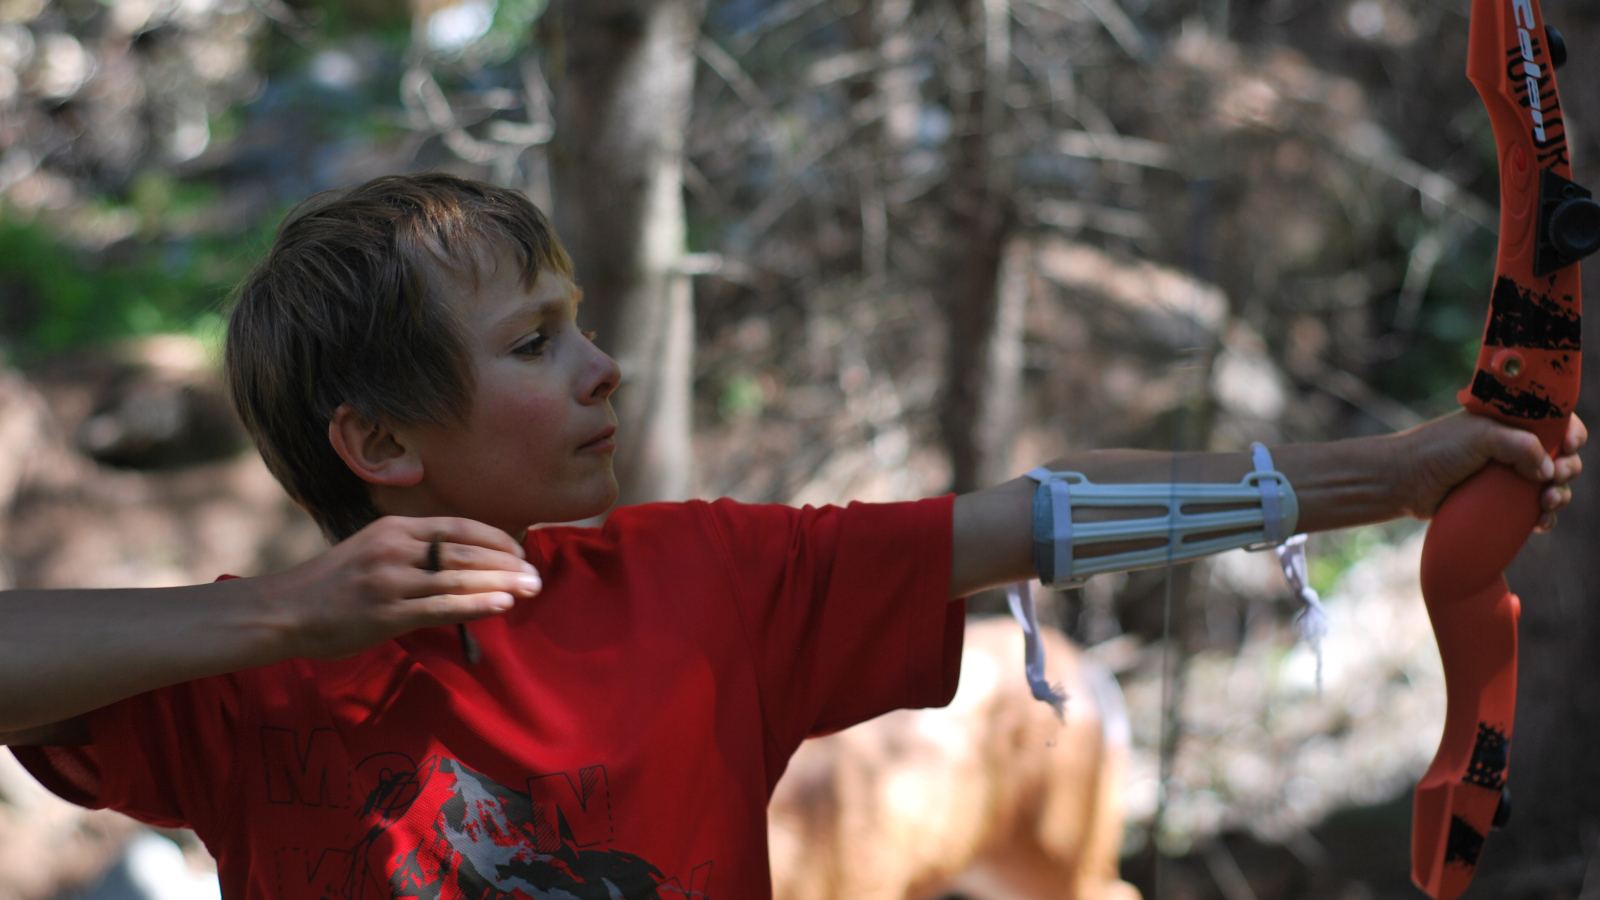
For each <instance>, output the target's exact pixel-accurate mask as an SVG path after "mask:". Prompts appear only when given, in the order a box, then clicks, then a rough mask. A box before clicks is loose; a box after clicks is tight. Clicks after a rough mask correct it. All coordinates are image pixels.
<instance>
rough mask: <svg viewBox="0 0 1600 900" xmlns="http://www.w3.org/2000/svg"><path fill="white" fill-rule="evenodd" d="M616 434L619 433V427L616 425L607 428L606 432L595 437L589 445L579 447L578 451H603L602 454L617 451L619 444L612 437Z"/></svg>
mask: <svg viewBox="0 0 1600 900" xmlns="http://www.w3.org/2000/svg"><path fill="white" fill-rule="evenodd" d="M616 433H617V426H615V425H610V426H607V427H606V429H605V430H604V431H602V432H600V433H599V434H597V435H595V436H594V438H593V439H592V440H590V441H589V442H588V443H586V444H582V445H580V446H579V447H578V449H579V450H580V451H602V452H603V451H606V450H615V449H617V442H616V440H615V439H613V438H612V435H614V434H616Z"/></svg>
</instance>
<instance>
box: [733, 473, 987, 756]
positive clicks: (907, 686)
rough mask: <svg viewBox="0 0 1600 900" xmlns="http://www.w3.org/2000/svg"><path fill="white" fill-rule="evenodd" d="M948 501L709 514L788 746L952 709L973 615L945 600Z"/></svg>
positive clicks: (773, 715) (771, 711)
mask: <svg viewBox="0 0 1600 900" xmlns="http://www.w3.org/2000/svg"><path fill="white" fill-rule="evenodd" d="M953 502H954V500H953V498H952V497H948V496H947V497H939V498H934V499H931V500H922V501H917V502H912V503H886V504H872V503H853V504H851V505H850V506H848V507H844V508H840V507H831V506H830V507H821V508H813V507H804V508H801V509H795V508H793V507H787V506H750V505H743V504H739V503H735V502H733V501H725V500H724V501H717V502H715V503H712V504H708V505H707V506H706V507H705V508H706V509H707V511H708V513H709V515H710V516H711V519H712V523H713V528H714V530H715V533H716V536H717V539H718V540H719V541H720V542H721V543H722V545H723V549H724V550H725V552H726V554H727V557H728V559H727V565H728V567H729V570H730V571H731V572H732V573H733V580H734V582H735V585H736V589H735V594H736V595H737V597H738V603H739V604H740V607H741V609H740V612H741V618H742V619H743V621H744V622H745V627H746V628H747V630H748V631H749V632H750V642H751V645H752V646H753V647H754V648H755V651H754V652H755V654H756V656H757V661H756V668H757V672H758V678H759V680H760V682H761V684H760V687H761V694H762V704H763V716H764V717H765V718H766V719H767V726H768V727H769V728H770V729H771V730H772V732H773V735H774V736H775V737H776V738H777V739H778V740H779V741H780V742H781V743H783V744H784V745H785V746H786V747H787V749H789V750H792V749H793V747H794V746H797V745H798V744H799V743H800V741H801V740H803V739H804V738H806V737H808V736H810V735H815V734H822V733H826V732H830V731H837V730H838V729H841V728H846V727H848V726H850V725H854V724H856V723H858V722H862V721H865V720H867V719H870V718H873V717H874V716H878V715H881V714H883V713H885V712H888V711H890V710H894V709H901V708H906V707H925V706H943V705H944V704H946V703H949V702H950V699H951V697H953V696H954V694H955V689H956V679H957V676H958V674H959V671H960V662H961V641H962V635H963V629H964V623H965V618H966V604H965V603H964V602H960V601H957V602H950V601H949V600H948V595H949V585H950V552H951V551H950V541H951V513H952V509H953Z"/></svg>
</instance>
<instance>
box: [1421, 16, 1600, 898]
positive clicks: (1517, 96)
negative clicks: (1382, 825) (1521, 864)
mask: <svg viewBox="0 0 1600 900" xmlns="http://www.w3.org/2000/svg"><path fill="white" fill-rule="evenodd" d="M1564 57H1565V47H1564V46H1560V38H1559V36H1558V35H1556V34H1555V32H1554V31H1550V32H1548V33H1547V31H1546V29H1545V26H1544V20H1543V17H1542V14H1541V13H1540V11H1539V5H1538V0H1473V4H1472V20H1471V33H1470V37H1469V39H1468V56H1467V77H1468V78H1469V79H1471V81H1472V83H1473V84H1474V86H1476V87H1477V89H1478V93H1479V94H1480V95H1481V96H1482V98H1483V101H1484V105H1485V106H1486V107H1487V108H1488V111H1489V119H1490V122H1491V124H1492V125H1493V126H1494V134H1495V144H1496V148H1497V152H1498V158H1499V163H1500V246H1499V251H1498V256H1497V259H1496V265H1495V286H1494V291H1493V296H1492V298H1491V300H1490V308H1489V317H1488V322H1487V324H1486V326H1485V329H1484V336H1483V343H1482V346H1481V348H1480V350H1479V353H1478V366H1477V371H1476V372H1475V373H1474V375H1473V380H1472V384H1471V385H1470V386H1469V387H1468V388H1466V389H1464V390H1463V391H1462V392H1461V394H1460V396H1459V399H1460V401H1461V403H1462V405H1463V406H1465V407H1466V408H1467V409H1468V410H1469V411H1471V412H1473V413H1476V414H1479V415H1484V416H1488V417H1491V418H1494V419H1497V420H1499V421H1501V422H1504V423H1506V424H1509V425H1513V426H1516V427H1519V428H1523V429H1526V430H1528V431H1531V432H1533V433H1534V434H1536V435H1538V436H1539V438H1540V440H1541V441H1542V442H1543V444H1544V446H1545V449H1546V450H1547V451H1549V452H1551V453H1552V454H1553V453H1555V452H1556V451H1557V449H1558V448H1559V446H1560V443H1561V440H1562V438H1563V436H1564V435H1565V434H1566V430H1567V421H1568V419H1569V418H1570V417H1571V415H1572V410H1573V407H1574V406H1575V405H1576V404H1577V399H1578V379H1579V367H1580V363H1581V360H1582V357H1581V354H1580V352H1579V344H1578V333H1579V319H1580V315H1581V311H1582V310H1581V307H1582V301H1581V294H1580V292H1579V272H1578V266H1576V265H1574V263H1576V262H1577V260H1579V259H1581V258H1582V257H1584V256H1587V255H1588V254H1590V253H1593V252H1594V251H1595V249H1597V248H1600V206H1597V205H1596V204H1595V203H1594V202H1593V201H1591V200H1589V199H1588V197H1589V192H1588V191H1586V190H1584V189H1583V188H1581V187H1578V186H1577V185H1575V184H1573V183H1572V181H1571V176H1572V170H1571V166H1570V163H1569V161H1568V156H1567V144H1566V130H1565V126H1564V124H1563V121H1562V118H1563V117H1562V112H1561V104H1560V98H1559V95H1558V94H1557V92H1556V81H1555V71H1554V70H1555V66H1558V65H1560V64H1561V63H1562V62H1563V61H1564ZM1540 491H1541V487H1540V486H1539V485H1537V484H1534V483H1532V482H1529V481H1527V480H1525V479H1523V478H1521V477H1520V476H1518V475H1517V474H1516V473H1515V472H1513V471H1512V470H1511V469H1509V468H1507V467H1505V466H1502V465H1498V464H1491V465H1489V466H1487V467H1485V468H1484V469H1483V470H1482V471H1481V472H1479V473H1478V474H1477V475H1474V476H1473V477H1472V478H1471V479H1468V480H1467V481H1466V482H1465V483H1463V484H1461V485H1460V486H1459V487H1457V488H1456V489H1455V490H1454V491H1452V492H1451V493H1450V495H1449V497H1447V498H1446V499H1445V502H1444V503H1443V504H1442V505H1441V506H1440V507H1439V510H1438V512H1437V513H1436V514H1435V516H1434V519H1433V524H1432V525H1431V526H1430V527H1429V530H1428V537H1427V540H1426V542H1425V544H1424V545H1423V551H1422V594H1423V599H1424V600H1425V602H1426V603H1427V607H1428V616H1429V618H1430V620H1431V621H1432V623H1433V630H1434V635H1435V637H1436V638H1437V640H1438V643H1439V655H1440V658H1441V659H1442V661H1443V663H1444V673H1445V688H1446V691H1447V694H1448V700H1447V705H1446V713H1445V726H1444V735H1443V737H1442V738H1441V740H1440V744H1439V750H1438V753H1437V755H1435V756H1434V759H1433V763H1432V764H1431V765H1430V766H1429V767H1428V771H1427V772H1426V774H1424V775H1423V777H1422V780H1421V782H1420V783H1419V784H1418V785H1417V790H1416V801H1415V809H1414V812H1413V815H1412V833H1411V865H1412V868H1411V877H1412V880H1413V881H1415V882H1416V884H1417V886H1418V887H1420V888H1422V889H1423V890H1424V891H1426V892H1427V893H1428V894H1429V895H1430V896H1432V897H1434V898H1436V900H1454V898H1456V897H1458V896H1460V895H1461V893H1462V892H1463V891H1465V890H1466V888H1467V885H1468V884H1470V883H1471V881H1472V876H1473V874H1474V873H1475V872H1476V870H1477V865H1478V858H1479V854H1480V853H1481V852H1482V849H1483V845H1484V842H1485V840H1486V839H1487V836H1488V833H1489V831H1490V830H1491V829H1492V828H1494V827H1497V826H1499V825H1501V824H1503V823H1504V821H1505V817H1506V816H1507V815H1509V813H1510V806H1509V801H1508V796H1509V795H1508V794H1507V793H1506V792H1505V782H1506V771H1507V766H1508V763H1509V754H1510V747H1511V743H1510V742H1511V733H1512V726H1513V724H1514V721H1515V717H1516V697H1517V616H1518V613H1519V611H1520V601H1519V600H1518V598H1517V596H1516V595H1515V594H1513V593H1511V591H1510V589H1509V588H1508V586H1507V585H1506V580H1505V574H1504V573H1505V569H1506V566H1508V565H1510V563H1511V561H1512V559H1514V558H1515V557H1516V555H1517V553H1518V552H1519V551H1520V550H1521V549H1522V545H1523V544H1524V543H1525V542H1526V541H1527V539H1528V535H1529V534H1530V533H1532V531H1533V527H1534V525H1535V523H1536V522H1537V521H1538V517H1539V493H1540Z"/></svg>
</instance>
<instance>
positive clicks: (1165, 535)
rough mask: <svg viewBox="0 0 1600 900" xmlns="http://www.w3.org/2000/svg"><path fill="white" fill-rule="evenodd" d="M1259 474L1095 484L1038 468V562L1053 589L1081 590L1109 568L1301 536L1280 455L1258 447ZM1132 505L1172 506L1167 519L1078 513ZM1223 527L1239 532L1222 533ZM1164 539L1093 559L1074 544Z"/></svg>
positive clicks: (1033, 474)
mask: <svg viewBox="0 0 1600 900" xmlns="http://www.w3.org/2000/svg"><path fill="white" fill-rule="evenodd" d="M1251 449H1252V451H1253V454H1254V461H1255V467H1256V471H1254V472H1251V473H1250V474H1249V475H1246V476H1245V477H1244V480H1243V481H1241V482H1239V483H1238V484H1095V483H1094V482H1092V481H1090V480H1089V479H1088V478H1086V477H1084V476H1083V475H1082V474H1081V473H1078V472H1051V471H1049V470H1047V469H1044V468H1038V469H1034V470H1033V471H1032V472H1029V473H1028V477H1029V478H1032V479H1033V480H1035V481H1037V482H1039V486H1038V488H1036V489H1035V490H1034V493H1033V565H1034V570H1035V571H1036V572H1038V574H1039V580H1040V581H1042V582H1044V583H1045V584H1046V585H1049V586H1050V587H1053V588H1068V587H1075V586H1077V585H1079V584H1081V583H1082V582H1083V581H1084V580H1085V579H1087V578H1088V577H1089V576H1091V575H1097V574H1099V573H1101V572H1128V571H1132V570H1134V569H1148V568H1154V567H1156V566H1163V565H1168V564H1170V563H1176V562H1186V561H1188V560H1192V559H1198V558H1200V557H1202V556H1210V555H1212V554H1214V553H1221V552H1223V551H1225V550H1232V549H1234V548H1236V547H1248V548H1250V549H1255V550H1262V549H1266V548H1267V547H1272V546H1275V545H1277V544H1280V543H1282V542H1283V540H1284V539H1285V538H1287V537H1288V536H1289V535H1291V534H1294V528H1295V525H1296V524H1297V523H1298V521H1299V518H1300V506H1299V503H1298V502H1297V501H1296V499H1295V495H1294V488H1293V487H1291V486H1290V484H1289V479H1288V478H1286V477H1284V475H1283V473H1281V472H1277V471H1274V470H1273V469H1272V457H1271V456H1270V455H1269V454H1268V453H1267V450H1266V448H1265V447H1262V446H1261V445H1260V444H1254V445H1252V448H1251ZM1239 503H1249V504H1252V506H1250V507H1246V508H1243V509H1230V510H1223V511H1220V512H1203V513H1191V512H1187V511H1186V510H1187V509H1188V508H1191V507H1194V506H1207V505H1213V504H1239ZM1091 507H1094V508H1102V509H1116V508H1122V509H1128V508H1134V507H1165V508H1166V513H1165V514H1164V515H1160V516H1153V517H1149V518H1139V519H1116V520H1113V521H1107V522H1074V521H1072V511H1073V510H1074V509H1083V508H1091ZM1219 531H1231V532H1236V533H1233V534H1225V535H1221V536H1214V537H1203V535H1208V534H1214V533H1215V532H1219ZM1150 539H1160V540H1161V541H1162V542H1163V545H1162V546H1158V547H1152V548H1149V549H1146V550H1128V551H1125V552H1122V553H1111V554H1107V555H1104V556H1094V557H1090V558H1087V559H1078V558H1075V555H1074V553H1073V550H1074V548H1077V547H1086V546H1093V545H1095V544H1107V543H1116V542H1122V541H1138V540H1150Z"/></svg>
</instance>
